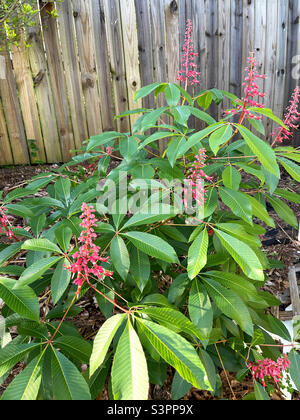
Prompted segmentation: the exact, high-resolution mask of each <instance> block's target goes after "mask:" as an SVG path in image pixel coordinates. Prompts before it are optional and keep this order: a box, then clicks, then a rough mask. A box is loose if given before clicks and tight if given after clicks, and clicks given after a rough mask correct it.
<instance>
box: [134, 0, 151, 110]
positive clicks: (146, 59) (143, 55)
mask: <svg viewBox="0 0 300 420" xmlns="http://www.w3.org/2000/svg"><path fill="white" fill-rule="evenodd" d="M135 8H136V18H137V29H138V49H139V61H140V67H141V84H142V86H147V85H150V84H151V83H153V79H154V74H153V73H154V69H153V68H154V64H153V49H152V30H151V29H152V28H151V23H150V3H149V0H144V1H140V0H135ZM143 106H145V107H146V108H153V107H154V98H153V95H151V96H147V97H146V98H144V100H143Z"/></svg>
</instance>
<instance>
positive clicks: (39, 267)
mask: <svg viewBox="0 0 300 420" xmlns="http://www.w3.org/2000/svg"><path fill="white" fill-rule="evenodd" d="M61 259H62V257H50V258H42V259H41V260H40V261H37V262H36V263H34V264H32V265H31V266H29V267H28V268H26V270H25V271H24V272H23V274H22V276H21V277H20V279H19V281H18V282H17V283H16V285H15V289H18V288H20V287H23V286H26V285H29V284H32V283H33V282H34V281H35V280H37V279H39V278H40V277H41V276H42V275H43V274H44V273H45V272H46V271H47V270H48V269H49V268H51V267H52V266H53V265H54V264H56V263H57V262H58V261H60V260H61Z"/></svg>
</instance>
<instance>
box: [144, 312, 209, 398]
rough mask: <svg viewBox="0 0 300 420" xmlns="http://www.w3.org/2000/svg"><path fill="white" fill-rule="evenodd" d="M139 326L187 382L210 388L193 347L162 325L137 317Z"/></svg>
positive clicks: (200, 387) (202, 387)
mask: <svg viewBox="0 0 300 420" xmlns="http://www.w3.org/2000/svg"><path fill="white" fill-rule="evenodd" d="M138 323H139V326H140V327H141V329H142V331H143V333H144V334H145V336H146V337H147V338H148V340H149V342H150V343H151V344H152V345H153V347H154V348H155V350H156V351H157V352H158V353H159V355H160V356H161V357H162V358H163V359H164V360H165V361H166V362H167V363H168V364H170V365H171V366H173V367H174V368H175V369H176V370H177V372H178V373H179V375H180V376H181V377H182V378H183V379H185V380H186V381H187V382H189V383H191V384H192V385H193V386H195V387H196V388H198V389H207V390H212V389H211V385H210V383H209V381H208V377H207V374H206V371H205V368H204V366H203V364H202V362H201V360H200V358H199V356H198V354H197V353H196V351H195V349H194V347H193V346H192V345H191V344H190V343H189V342H188V341H187V340H185V339H184V338H182V337H181V336H180V335H178V334H176V333H174V332H173V331H170V330H169V329H167V328H165V327H163V326H162V325H157V324H155V323H153V322H151V321H146V320H140V319H138Z"/></svg>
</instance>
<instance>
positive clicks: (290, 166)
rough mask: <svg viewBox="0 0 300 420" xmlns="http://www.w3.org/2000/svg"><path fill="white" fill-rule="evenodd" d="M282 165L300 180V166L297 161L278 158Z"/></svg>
mask: <svg viewBox="0 0 300 420" xmlns="http://www.w3.org/2000/svg"><path fill="white" fill-rule="evenodd" d="M278 160H279V161H280V163H281V165H282V166H283V167H284V169H285V170H286V171H287V172H288V173H289V174H290V175H291V177H292V178H294V179H295V180H296V181H298V182H300V167H299V165H297V164H296V163H294V162H292V161H290V160H288V159H285V158H278Z"/></svg>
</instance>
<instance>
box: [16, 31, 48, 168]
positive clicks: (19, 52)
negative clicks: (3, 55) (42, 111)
mask: <svg viewBox="0 0 300 420" xmlns="http://www.w3.org/2000/svg"><path fill="white" fill-rule="evenodd" d="M12 58H13V67H14V74H15V78H16V83H17V88H18V91H19V99H20V105H21V110H22V116H23V121H24V126H25V132H26V137H27V140H31V141H34V146H35V149H36V150H34V152H32V153H31V158H32V159H31V161H32V162H35V161H40V162H46V155H45V149H44V142H43V137H42V131H41V127H40V120H39V112H38V108H37V103H36V99H35V93H34V87H33V80H32V74H31V70H30V65H29V59H28V51H27V49H26V47H25V41H24V38H23V37H22V39H21V41H20V42H19V45H18V46H16V45H13V46H12Z"/></svg>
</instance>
